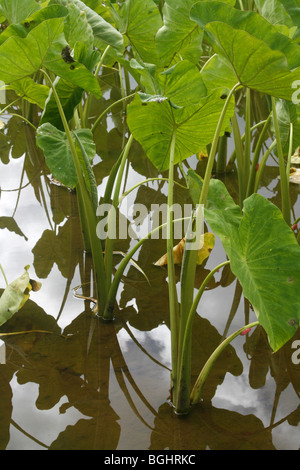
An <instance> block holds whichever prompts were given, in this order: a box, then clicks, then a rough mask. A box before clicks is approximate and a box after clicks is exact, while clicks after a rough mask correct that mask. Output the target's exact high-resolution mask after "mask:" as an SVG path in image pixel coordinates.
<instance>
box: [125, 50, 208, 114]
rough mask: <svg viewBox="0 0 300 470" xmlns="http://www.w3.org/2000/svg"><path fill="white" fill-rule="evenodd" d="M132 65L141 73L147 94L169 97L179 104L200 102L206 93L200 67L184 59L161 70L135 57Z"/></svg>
mask: <svg viewBox="0 0 300 470" xmlns="http://www.w3.org/2000/svg"><path fill="white" fill-rule="evenodd" d="M130 65H131V67H133V68H135V70H136V71H137V72H138V73H139V74H140V75H141V77H142V78H141V84H142V85H144V86H143V89H144V91H145V92H146V94H150V95H160V96H162V97H165V99H166V98H169V99H170V100H171V101H172V103H173V104H175V105H177V106H188V105H190V104H198V103H199V101H200V99H201V97H202V96H205V95H206V87H205V85H204V83H203V80H202V77H201V75H200V73H199V70H198V68H197V67H196V66H195V65H193V64H191V63H190V62H188V61H187V60H182V61H180V62H178V63H177V64H175V65H174V66H173V67H171V68H169V69H168V70H165V71H164V72H160V71H159V70H157V69H156V67H155V65H153V64H144V63H140V62H137V61H136V60H135V59H132V60H131V61H130Z"/></svg>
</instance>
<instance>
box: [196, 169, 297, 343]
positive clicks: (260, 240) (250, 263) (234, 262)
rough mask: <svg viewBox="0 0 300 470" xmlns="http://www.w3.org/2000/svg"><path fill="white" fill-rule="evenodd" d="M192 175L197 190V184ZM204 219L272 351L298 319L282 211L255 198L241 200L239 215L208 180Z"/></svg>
mask: <svg viewBox="0 0 300 470" xmlns="http://www.w3.org/2000/svg"><path fill="white" fill-rule="evenodd" d="M192 173H193V172H192V171H189V176H190V177H192V180H193V182H194V184H195V183H196V184H197V181H196V180H197V178H198V188H199V192H200V190H201V186H202V182H201V180H200V178H199V177H197V175H195V173H194V174H193V175H192ZM195 193H196V188H195V187H194V196H195ZM205 218H206V220H207V222H208V223H209V225H210V228H211V229H212V230H213V232H214V233H216V234H217V235H218V236H219V237H220V239H221V241H222V243H223V247H224V249H225V251H226V253H227V255H228V257H229V259H230V265H231V270H232V272H233V273H234V274H235V275H236V276H237V278H238V279H239V281H240V283H241V285H242V287H243V292H244V295H245V297H246V298H247V299H248V300H249V301H250V302H251V304H252V305H253V307H254V310H255V313H256V315H257V317H258V320H259V322H260V324H261V325H262V326H263V328H264V329H265V331H266V333H267V335H268V338H269V342H270V346H271V347H272V349H273V350H274V351H277V350H278V349H279V348H280V347H281V346H283V345H284V344H285V343H286V342H287V341H288V340H289V339H290V338H291V337H292V336H293V335H294V334H295V332H296V330H297V328H298V326H299V321H300V300H299V295H298V292H299V283H300V246H299V244H298V243H297V240H296V238H295V235H294V233H293V231H292V230H291V229H290V228H289V227H288V225H287V224H286V222H285V221H284V219H283V217H282V213H281V211H280V210H279V209H278V208H277V207H276V206H275V205H274V204H272V203H271V202H270V201H268V200H267V199H265V198H264V197H263V196H261V195H259V194H253V195H252V196H250V197H249V198H247V199H246V200H245V201H244V207H243V212H242V211H241V210H240V208H239V206H237V205H236V204H235V203H234V201H233V200H232V198H231V196H230V195H229V193H228V191H227V189H226V187H225V185H224V184H223V183H222V182H221V181H219V180H211V184H210V188H209V194H208V199H207V206H206V208H205Z"/></svg>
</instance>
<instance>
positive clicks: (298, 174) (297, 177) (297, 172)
mask: <svg viewBox="0 0 300 470" xmlns="http://www.w3.org/2000/svg"><path fill="white" fill-rule="evenodd" d="M289 180H290V183H295V184H300V169H297V168H291V169H290V176H289Z"/></svg>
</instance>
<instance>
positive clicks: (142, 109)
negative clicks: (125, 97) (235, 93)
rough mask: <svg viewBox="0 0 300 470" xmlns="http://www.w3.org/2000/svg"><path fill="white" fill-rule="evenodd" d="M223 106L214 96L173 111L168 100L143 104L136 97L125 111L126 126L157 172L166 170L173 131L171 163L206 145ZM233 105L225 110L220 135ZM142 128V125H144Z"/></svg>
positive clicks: (211, 136)
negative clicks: (126, 116) (173, 159)
mask: <svg viewBox="0 0 300 470" xmlns="http://www.w3.org/2000/svg"><path fill="white" fill-rule="evenodd" d="M223 106H224V100H223V99H221V97H220V96H219V94H218V93H213V94H212V95H210V96H207V97H205V98H203V99H202V100H201V102H200V104H198V105H190V106H186V107H185V108H182V109H176V108H174V107H173V106H172V105H171V104H170V103H169V101H168V100H162V99H160V98H158V99H157V101H151V102H148V103H143V102H142V101H141V99H140V97H139V96H138V95H137V96H136V97H135V98H134V100H133V101H132V103H130V105H129V106H128V108H127V115H128V125H129V128H130V131H131V132H132V134H133V136H134V138H135V139H136V140H137V141H138V142H140V144H141V145H142V147H143V148H144V151H145V152H146V154H147V156H148V157H149V159H150V160H151V161H152V163H153V164H154V165H155V166H156V168H158V169H159V170H160V171H164V170H167V169H168V167H169V152H170V145H171V140H172V135H173V132H174V131H176V144H175V163H178V162H180V161H183V160H185V159H186V158H188V157H190V156H191V155H193V154H195V153H197V152H199V151H200V150H201V149H202V148H204V147H205V146H206V145H207V144H209V143H210V142H211V141H212V139H213V136H214V133H215V129H216V126H217V123H218V120H219V117H220V113H221V111H222V108H223ZM233 112H234V102H233V100H232V101H231V104H230V105H229V107H228V111H227V115H226V118H225V120H224V124H223V128H222V132H224V131H225V130H226V129H227V128H228V125H229V118H230V116H232V114H233ZM145 124H146V125H145Z"/></svg>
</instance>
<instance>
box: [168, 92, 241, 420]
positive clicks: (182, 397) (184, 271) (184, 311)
mask: <svg viewBox="0 0 300 470" xmlns="http://www.w3.org/2000/svg"><path fill="white" fill-rule="evenodd" d="M239 86H240V84H239V83H237V84H236V85H235V86H234V87H233V88H232V90H231V91H230V93H229V94H228V97H227V99H226V101H225V104H224V106H223V109H222V112H221V114H220V117H219V121H218V124H217V127H216V130H215V134H214V138H213V141H212V145H211V148H210V152H209V157H208V162H207V166H206V171H205V176H204V180H203V186H202V190H201V194H200V198H199V204H198V207H197V215H198V217H199V214H200V215H201V208H203V207H204V206H205V203H206V199H207V195H208V189H209V183H210V179H211V173H212V169H213V164H214V161H215V156H216V152H217V148H218V142H219V136H220V133H221V129H222V125H223V122H224V118H225V116H226V112H227V109H228V106H229V103H230V100H231V98H232V96H233V94H234V92H235V91H236V89H237V88H238V87H239ZM193 224H195V220H194V221H193ZM196 225H198V224H196ZM196 232H197V230H196ZM198 235H199V234H198ZM196 237H197V233H196ZM197 256H198V249H187V244H186V246H185V249H184V255H183V262H182V267H181V279H180V284H181V309H180V329H179V334H178V339H177V338H176V344H175V340H174V346H173V347H174V351H175V345H176V347H177V357H178V359H177V358H176V360H175V359H174V364H172V371H173V372H174V374H175V369H174V368H175V367H176V366H177V367H176V377H175V381H174V382H173V386H174V393H173V403H174V404H175V409H176V410H177V412H185V410H186V407H187V406H188V405H187V403H188V394H189V388H188V387H187V375H188V373H189V369H186V370H185V371H182V370H181V369H182V367H183V364H180V363H179V359H180V358H181V356H182V351H181V349H182V345H183V338H184V335H185V330H186V323H187V319H188V315H189V312H190V309H191V306H192V303H193V295H194V282H195V273H196V266H197ZM168 260H169V255H168ZM168 266H169V261H168ZM174 353H175V352H174ZM176 362H177V364H176ZM188 363H189V359H186V361H185V364H184V365H185V366H186V365H187V364H188ZM179 364H180V369H178V366H179ZM187 367H190V365H188V366H187ZM183 374H185V376H184V377H185V378H184V379H182V380H183V381H182V383H179V382H178V376H181V377H183ZM176 380H177V383H176Z"/></svg>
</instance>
